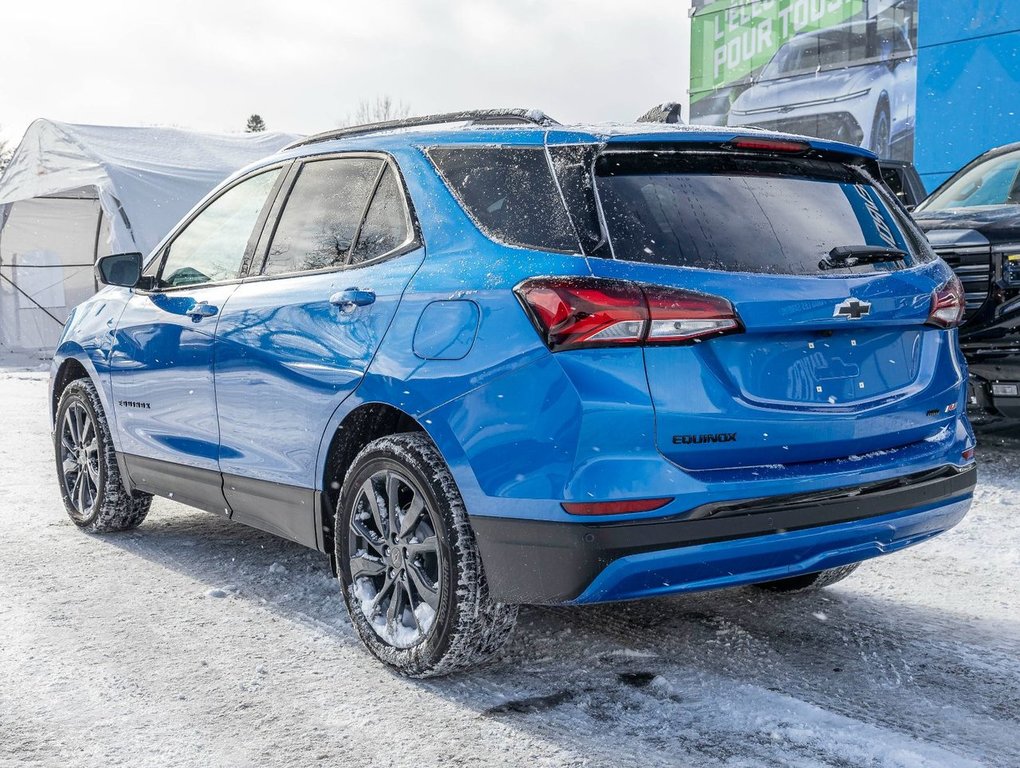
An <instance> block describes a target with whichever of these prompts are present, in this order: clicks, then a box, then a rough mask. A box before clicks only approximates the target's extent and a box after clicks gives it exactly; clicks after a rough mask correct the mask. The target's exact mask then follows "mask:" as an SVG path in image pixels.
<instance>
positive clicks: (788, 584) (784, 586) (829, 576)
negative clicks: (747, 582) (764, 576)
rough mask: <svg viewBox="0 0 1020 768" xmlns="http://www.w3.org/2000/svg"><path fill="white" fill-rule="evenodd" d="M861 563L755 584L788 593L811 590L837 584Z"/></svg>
mask: <svg viewBox="0 0 1020 768" xmlns="http://www.w3.org/2000/svg"><path fill="white" fill-rule="evenodd" d="M859 565H860V563H850V565H842V566H840V567H839V568H830V569H829V570H827V571H819V572H818V573H806V574H804V575H803V576H791V577H790V578H788V579H776V580H775V581H763V582H762V583H761V584H755V585H754V586H756V587H758V588H759V589H767V590H768V591H769V592H785V593H786V594H794V593H797V592H809V591H814V590H816V589H821V588H822V587H827V586H829V585H830V584H835V583H836V582H837V581H843V579H845V578H846V577H847V576H849V575H850V574H851V573H853V572H854V571H856V570H857V567H858V566H859Z"/></svg>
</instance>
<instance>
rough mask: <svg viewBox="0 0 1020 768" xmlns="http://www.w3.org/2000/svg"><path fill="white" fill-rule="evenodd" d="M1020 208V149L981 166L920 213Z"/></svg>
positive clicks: (936, 196)
mask: <svg viewBox="0 0 1020 768" xmlns="http://www.w3.org/2000/svg"><path fill="white" fill-rule="evenodd" d="M979 205H1020V150H1017V151H1016V152H1009V153H1007V154H1005V155H1000V156H999V157H993V158H992V159H991V160H986V161H985V162H983V163H978V164H977V165H975V166H974V167H973V168H971V169H970V170H969V171H967V172H966V173H964V174H963V175H962V176H960V178H958V179H957V180H956V181H954V182H952V183H950V184H947V185H946V186H945V187H943V188H942V189H940V190H939V191H937V192H936V193H935V194H933V195H932V196H931V197H930V198H929V199H928V200H926V201H925V202H924V204H923V205H921V206H919V207H918V211H943V210H946V209H947V208H974V207H976V206H979Z"/></svg>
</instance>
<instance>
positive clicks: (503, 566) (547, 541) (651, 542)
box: [471, 465, 977, 603]
mask: <svg viewBox="0 0 1020 768" xmlns="http://www.w3.org/2000/svg"><path fill="white" fill-rule="evenodd" d="M976 482H977V468H976V467H975V466H974V465H971V466H969V467H966V468H963V469H960V468H958V467H954V466H945V467H941V468H939V469H936V470H931V471H927V472H920V473H917V474H913V475H908V476H906V477H902V478H896V479H894V480H888V481H882V482H877V483H870V484H868V485H863V486H854V487H850V488H838V489H833V490H830V491H824V492H813V493H804V494H791V495H787V496H772V497H768V498H762V499H749V500H744V501H731V502H726V503H722V504H711V505H704V506H701V507H698V508H696V509H693V510H691V511H689V512H686V513H684V514H683V515H677V516H673V517H669V518H656V519H654V520H642V521H629V522H601V523H591V522H577V523H573V522H571V523H563V522H548V521H540V520H522V519H518V518H502V517H484V516H481V515H475V516H473V517H472V519H471V523H472V526H473V528H474V530H475V535H476V537H477V539H478V546H479V548H480V549H481V554H482V564H483V566H484V567H485V574H486V580H487V581H488V585H489V591H490V594H491V595H492V596H493V598H494V599H496V600H499V601H500V602H505V603H562V602H566V601H569V600H572V599H574V598H576V597H577V596H578V595H580V594H581V593H582V592H583V591H584V590H585V588H586V587H587V586H588V585H589V584H590V583H591V582H592V580H593V579H594V578H595V577H596V576H597V575H598V574H599V573H600V572H601V571H602V570H603V569H604V568H605V567H606V566H607V565H609V564H610V563H611V562H613V561H614V560H617V559H618V558H621V557H626V556H628V555H634V554H638V553H641V552H651V551H656V550H664V549H675V548H677V547H683V546H690V545H693V544H707V543H710V542H714V541H726V540H730V539H741V538H747V537H750V536H765V535H768V534H773V533H778V532H780V531H792V530H798V529H802V528H812V527H816V526H822V525H834V524H836V523H845V522H850V521H853V520H863V519H867V518H871V517H879V516H881V515H888V514H892V513H895V512H901V511H904V510H907V509H912V508H915V507H922V506H925V505H928V504H935V503H938V502H940V501H945V500H948V499H952V498H955V497H962V496H965V495H966V494H967V493H968V492H970V491H972V490H973V488H974V485H975V484H976Z"/></svg>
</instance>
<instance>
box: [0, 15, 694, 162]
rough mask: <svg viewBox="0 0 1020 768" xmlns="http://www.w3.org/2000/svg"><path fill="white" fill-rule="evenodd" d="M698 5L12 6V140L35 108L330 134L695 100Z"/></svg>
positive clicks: (597, 114)
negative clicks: (691, 79) (464, 115)
mask: <svg viewBox="0 0 1020 768" xmlns="http://www.w3.org/2000/svg"><path fill="white" fill-rule="evenodd" d="M689 5H690V2H689V0H615V2H610V0H546V2H538V1H537V0H360V1H359V2H345V1H344V0H289V1H288V2H282V1H280V0H275V1H274V0H246V1H245V2H243V3H242V2H236V1H235V0H230V1H229V2H222V1H220V2H218V1H217V0H164V1H163V2H160V3H149V2H142V1H140V0H90V2H81V1H80V0H75V1H69V0H35V1H34V2H29V1H28V0H16V2H5V3H4V8H3V13H2V15H0V30H2V31H3V35H2V38H0V126H2V132H0V136H2V137H3V138H6V139H9V140H10V141H11V143H12V144H14V143H17V142H18V141H19V140H20V138H21V135H22V133H23V132H24V130H25V128H26V127H27V126H28V124H29V123H30V122H31V121H32V120H33V119H34V118H37V117H47V118H51V119H54V120H63V121H68V122H77V123H95V124H107V125H151V124H167V125H178V126H181V127H186V128H192V129H196V130H206V131H236V130H241V129H243V127H244V124H245V120H246V119H247V117H248V115H250V114H251V113H253V112H257V113H259V114H261V115H262V116H263V118H264V119H265V121H266V123H267V124H268V126H269V128H270V129H278V130H285V131H293V132H297V133H309V132H313V131H318V130H323V129H327V128H331V127H334V126H335V125H337V124H338V123H339V122H340V121H341V120H343V119H344V117H345V116H347V115H348V114H352V113H353V112H354V111H355V110H356V109H357V105H358V103H359V101H361V100H363V99H374V98H375V97H377V96H380V95H389V96H391V97H392V98H393V99H394V100H396V101H403V102H405V103H407V104H408V105H409V106H410V108H411V110H412V112H413V113H418V114H421V113H428V112H441V111H448V110H455V109H466V108H480V107H491V106H527V107H536V108H539V109H544V110H545V111H546V112H548V113H549V114H551V115H552V116H553V117H555V118H557V119H558V120H560V121H564V122H565V121H571V122H573V121H588V120H590V121H605V120H626V119H633V118H635V117H637V116H638V115H639V114H641V113H642V112H644V111H645V110H646V109H647V108H649V107H650V106H652V105H653V104H656V103H659V102H662V101H670V100H677V101H684V100H686V93H687V86H688V71H689V50H688V48H689V45H688V40H689V21H688V17H687V8H688V7H689Z"/></svg>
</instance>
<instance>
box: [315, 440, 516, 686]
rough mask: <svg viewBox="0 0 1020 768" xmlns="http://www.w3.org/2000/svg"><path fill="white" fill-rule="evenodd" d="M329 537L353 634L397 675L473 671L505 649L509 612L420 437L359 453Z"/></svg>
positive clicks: (438, 460) (436, 459)
mask: <svg viewBox="0 0 1020 768" xmlns="http://www.w3.org/2000/svg"><path fill="white" fill-rule="evenodd" d="M373 499H374V502H375V503H374V505H373V503H372V502H373ZM391 499H395V501H396V503H395V504H390V503H389V502H390V500H391ZM393 520H395V521H396V523H393V522H392V521H393ZM333 530H334V532H335V534H334V536H335V554H336V562H337V564H338V571H339V580H340V588H341V591H342V593H343V597H344V602H345V603H346V605H347V610H348V612H349V613H350V616H351V621H352V623H353V624H354V628H355V630H356V631H357V633H358V635H359V637H360V638H361V640H362V642H364V644H365V646H366V647H367V648H368V650H369V651H371V652H372V654H374V655H375V656H376V658H378V659H379V660H380V661H382V662H384V663H386V664H388V665H390V666H391V667H393V668H395V669H396V670H397V671H398V672H400V673H401V674H404V675H407V676H408V677H417V678H422V677H435V676H438V675H445V674H449V673H450V672H454V671H457V670H460V669H466V668H468V667H472V666H476V665H478V664H480V663H482V662H483V661H485V660H486V659H488V658H490V657H492V656H493V655H495V654H496V653H497V652H498V651H499V650H500V649H501V648H502V647H503V646H504V645H505V644H506V643H507V641H508V640H509V639H510V636H511V634H512V633H513V628H514V625H515V624H516V622H517V606H512V605H503V604H500V603H496V602H493V601H492V599H491V598H490V597H489V593H488V588H487V586H486V583H485V574H484V573H483V571H482V562H481V558H480V556H479V553H478V546H477V544H476V542H475V537H474V533H473V531H472V530H471V525H470V523H469V522H468V518H467V512H466V510H465V508H464V502H463V500H462V499H461V497H460V493H459V491H458V490H457V485H456V483H455V482H454V479H453V476H452V475H451V474H450V471H449V469H447V467H446V463H445V462H444V461H443V458H442V456H441V455H440V453H439V451H438V450H437V449H436V447H435V445H433V443H432V441H431V440H429V438H428V437H427V436H426V435H425V434H424V433H420V432H412V433H404V434H397V435H392V436H389V437H383V438H380V439H378V440H374V441H373V442H371V443H369V444H368V445H367V446H365V448H364V449H363V450H362V451H361V452H360V453H359V454H358V455H357V457H356V458H355V459H354V462H353V463H352V464H351V466H350V469H349V470H348V472H347V476H346V478H345V480H344V483H343V486H342V488H341V491H340V501H339V503H338V505H337V512H336V520H335V526H334V528H333Z"/></svg>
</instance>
